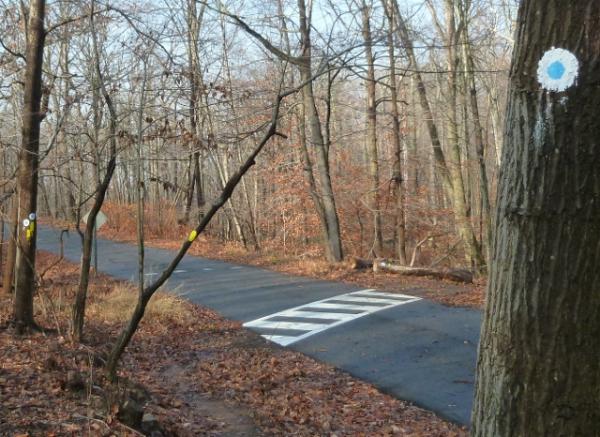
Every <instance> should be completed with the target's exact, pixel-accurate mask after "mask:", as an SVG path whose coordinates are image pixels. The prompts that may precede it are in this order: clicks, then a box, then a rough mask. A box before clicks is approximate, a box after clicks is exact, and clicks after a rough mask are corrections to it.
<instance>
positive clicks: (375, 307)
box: [244, 289, 421, 346]
mask: <svg viewBox="0 0 600 437" xmlns="http://www.w3.org/2000/svg"><path fill="white" fill-rule="evenodd" d="M418 300H421V298H420V297H415V296H409V295H407V294H394V293H382V292H379V291H375V290H373V289H366V290H360V291H354V292H352V293H346V294H341V295H339V296H333V297H330V298H327V299H323V300H319V301H316V302H311V303H307V304H305V305H301V306H299V307H295V308H290V309H287V310H284V311H281V312H278V313H275V314H270V315H268V316H265V317H261V318H260V319H256V320H252V321H250V322H246V323H244V326H245V327H247V328H252V329H255V330H259V332H260V331H261V330H262V331H263V332H264V331H267V332H268V333H263V334H262V336H263V337H264V338H266V339H267V340H270V341H272V342H274V343H277V344H280V345H282V346H289V345H291V344H293V343H296V342H298V341H300V340H303V339H305V338H307V337H310V336H312V335H315V334H317V333H319V332H323V331H325V330H327V329H330V328H333V327H334V326H339V325H341V324H342V323H347V322H349V321H351V320H356V319H358V318H360V317H364V316H366V315H368V314H373V313H375V312H377V311H381V310H385V309H388V308H393V307H396V306H398V305H404V304H407V303H411V302H416V301H418ZM282 319H283V320H282ZM285 319H287V320H285ZM327 320H331V322H330V323H326V321H327ZM290 332H300V333H299V334H297V335H293V334H290Z"/></svg>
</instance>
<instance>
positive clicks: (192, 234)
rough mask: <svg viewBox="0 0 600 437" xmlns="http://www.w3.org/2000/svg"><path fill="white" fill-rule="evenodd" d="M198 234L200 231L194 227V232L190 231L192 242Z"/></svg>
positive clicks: (190, 240) (189, 238)
mask: <svg viewBox="0 0 600 437" xmlns="http://www.w3.org/2000/svg"><path fill="white" fill-rule="evenodd" d="M197 236H198V232H196V230H195V229H194V230H193V231H192V232H190V236H189V237H188V241H189V242H190V243H191V242H192V241H194V240H195V239H196V237H197Z"/></svg>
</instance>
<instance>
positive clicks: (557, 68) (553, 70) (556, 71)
mask: <svg viewBox="0 0 600 437" xmlns="http://www.w3.org/2000/svg"><path fill="white" fill-rule="evenodd" d="M547 71H548V76H550V79H554V80H558V79H560V78H561V77H563V74H565V66H564V65H563V63H562V62H560V61H554V62H553V63H552V64H550V66H549V67H548V70H547Z"/></svg>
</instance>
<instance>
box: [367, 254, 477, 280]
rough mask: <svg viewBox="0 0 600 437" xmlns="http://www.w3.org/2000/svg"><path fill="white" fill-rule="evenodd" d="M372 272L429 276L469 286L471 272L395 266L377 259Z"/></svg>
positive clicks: (388, 261)
mask: <svg viewBox="0 0 600 437" xmlns="http://www.w3.org/2000/svg"><path fill="white" fill-rule="evenodd" d="M373 271H374V272H375V273H377V272H390V273H397V274H399V275H405V276H431V277H433V278H438V279H448V280H450V281H455V282H463V283H465V284H471V283H472V282H473V272H471V271H469V270H466V269H436V268H432V267H410V266H403V265H400V264H396V263H394V262H393V261H390V260H385V259H379V260H376V261H375V262H374V263H373Z"/></svg>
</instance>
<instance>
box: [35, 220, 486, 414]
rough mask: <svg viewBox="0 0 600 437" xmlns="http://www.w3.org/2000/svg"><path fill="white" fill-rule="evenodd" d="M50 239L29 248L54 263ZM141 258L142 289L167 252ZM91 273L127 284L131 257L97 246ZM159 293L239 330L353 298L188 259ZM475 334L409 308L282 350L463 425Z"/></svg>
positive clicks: (435, 309)
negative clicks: (46, 253)
mask: <svg viewBox="0 0 600 437" xmlns="http://www.w3.org/2000/svg"><path fill="white" fill-rule="evenodd" d="M58 234H59V232H58V231H57V230H54V229H48V228H43V227H41V228H40V229H39V231H38V248H39V249H40V250H46V251H51V252H55V253H58V248H59V244H58ZM64 248H65V258H66V259H68V260H69V261H74V262H78V261H79V258H80V254H81V244H80V240H79V236H77V235H75V234H73V233H72V234H71V235H69V236H66V237H65V245H64ZM145 256H146V266H145V269H146V271H147V273H148V275H147V276H146V278H147V280H151V279H152V278H153V275H152V273H157V272H160V271H161V269H162V268H164V267H165V266H166V265H167V264H168V262H169V261H170V260H171V258H172V257H173V252H172V251H169V250H162V249H154V248H147V249H146V255H145ZM98 268H99V270H101V271H103V272H105V273H108V274H110V275H112V276H114V277H117V278H120V279H125V280H132V281H135V279H136V276H137V274H136V272H137V248H136V247H135V246H133V245H129V244H123V243H116V242H113V241H109V240H103V239H99V241H98ZM165 287H166V288H167V289H169V290H170V291H172V292H175V293H177V294H179V295H182V296H183V297H185V298H186V299H188V300H189V301H191V302H193V303H196V304H200V305H204V306H207V307H209V308H212V309H214V310H216V311H218V312H220V313H221V314H223V315H224V316H226V317H228V318H230V319H234V320H238V321H242V322H250V321H254V320H256V319H259V318H263V317H266V316H269V315H271V314H274V313H278V312H280V311H284V310H287V309H290V308H294V307H299V306H302V305H305V306H306V305H307V304H310V303H311V302H316V301H321V300H323V299H328V298H332V297H334V296H338V295H342V294H346V293H352V292H358V291H359V290H361V289H360V288H359V287H354V286H352V285H347V284H342V283H337V282H328V281H318V280H313V279H308V278H304V277H296V276H291V275H286V274H282V273H277V272H272V271H269V270H264V269H261V268H257V267H251V266H241V265H235V264H230V263H226V262H222V261H215V260H208V259H204V258H199V257H194V256H189V255H188V256H186V257H185V258H184V259H183V260H182V262H181V263H180V265H179V266H178V268H177V270H176V273H175V274H174V275H173V276H172V277H171V278H170V279H169V281H168V282H167V284H166V286H165ZM308 306H310V305H308ZM480 324H481V312H480V311H477V310H471V309H463V308H450V307H446V306H443V305H439V304H436V303H433V302H431V301H427V300H418V301H410V302H409V303H406V304H402V305H397V306H393V307H389V308H388V307H386V308H384V309H381V310H378V311H376V312H372V313H369V314H366V315H365V316H364V317H360V318H356V319H353V320H350V321H348V322H345V323H343V324H340V325H337V326H333V327H331V328H330V329H325V330H323V331H320V332H318V333H316V334H314V335H311V336H309V337H307V338H304V339H302V340H300V341H297V342H295V343H293V344H292V345H290V346H288V347H289V348H291V349H294V350H297V351H300V352H303V353H305V354H306V355H309V356H311V357H313V358H315V359H317V360H319V361H322V362H326V363H329V364H332V365H334V366H336V367H337V368H339V369H342V370H344V371H346V372H348V373H350V374H352V375H354V376H356V377H358V378H360V379H362V380H365V381H368V382H370V383H372V384H373V385H375V386H376V387H378V388H379V389H380V390H382V391H384V392H386V393H388V394H390V395H392V396H395V397H397V398H399V399H404V400H408V401H411V402H413V403H414V404H416V405H418V406H421V407H423V408H426V409H428V410H431V411H434V412H436V413H437V414H438V415H440V416H441V417H443V418H445V419H448V420H451V421H453V422H456V423H459V424H463V425H468V424H469V422H470V412H471V405H472V399H473V379H474V373H475V362H476V352H477V343H478V339H479V327H480ZM250 329H255V328H250ZM255 330H257V331H258V332H259V333H261V334H264V332H261V330H260V329H255Z"/></svg>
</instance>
